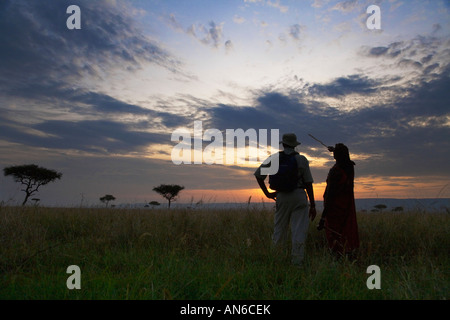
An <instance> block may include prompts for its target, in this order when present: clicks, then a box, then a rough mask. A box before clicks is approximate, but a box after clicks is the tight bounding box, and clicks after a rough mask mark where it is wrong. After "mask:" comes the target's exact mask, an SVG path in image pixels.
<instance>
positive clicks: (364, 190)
mask: <svg viewBox="0 0 450 320" xmlns="http://www.w3.org/2000/svg"><path fill="white" fill-rule="evenodd" d="M412 180H413V178H412V177H396V178H390V179H388V180H387V181H386V179H384V178H381V177H368V178H360V179H356V180H355V199H373V198H396V199H412V198H417V199H420V198H450V192H449V191H450V190H449V189H450V188H449V184H448V183H447V184H446V183H445V182H446V181H439V180H438V181H433V182H420V181H417V180H415V182H413V181H412ZM255 184H256V182H255ZM266 185H267V184H266ZM325 187H326V182H321V183H314V184H313V189H314V198H315V201H323V193H324V191H325ZM269 191H271V190H270V189H269ZM250 197H251V198H250ZM249 200H250V202H251V203H261V202H271V201H273V200H271V199H268V198H267V197H266V196H265V195H264V193H263V192H262V190H261V189H260V188H259V187H256V188H251V189H234V190H231V189H229V190H220V189H217V190H209V189H195V190H186V189H185V190H183V192H182V193H181V194H180V197H179V199H178V202H180V203H194V204H195V203H197V202H199V201H201V202H202V203H223V202H225V203H245V202H248V201H249Z"/></svg>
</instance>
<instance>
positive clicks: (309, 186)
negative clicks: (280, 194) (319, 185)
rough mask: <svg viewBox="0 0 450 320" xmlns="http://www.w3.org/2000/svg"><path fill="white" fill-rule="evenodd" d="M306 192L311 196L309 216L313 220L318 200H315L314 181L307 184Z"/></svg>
mask: <svg viewBox="0 0 450 320" xmlns="http://www.w3.org/2000/svg"><path fill="white" fill-rule="evenodd" d="M305 189H306V193H307V194H308V198H309V204H310V206H309V218H310V219H311V221H314V219H315V218H316V201H315V200H314V189H313V185H312V182H309V183H306V184H305Z"/></svg>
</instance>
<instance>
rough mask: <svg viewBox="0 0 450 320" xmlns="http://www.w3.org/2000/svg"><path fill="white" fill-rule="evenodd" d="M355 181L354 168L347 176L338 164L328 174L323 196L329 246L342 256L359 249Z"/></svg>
mask: <svg viewBox="0 0 450 320" xmlns="http://www.w3.org/2000/svg"><path fill="white" fill-rule="evenodd" d="M353 180H354V172H353V167H352V170H351V173H350V174H347V173H346V172H345V171H344V169H342V168H341V167H340V166H339V164H337V163H336V164H335V165H334V166H333V167H332V168H331V169H330V172H329V173H328V177H327V187H326V189H325V193H324V195H323V198H324V211H325V228H326V236H327V240H328V246H329V247H330V249H332V250H333V251H334V252H337V253H340V254H345V253H350V252H352V251H353V250H355V249H357V248H359V235H358V224H357V222H356V209H355V196H354V193H353Z"/></svg>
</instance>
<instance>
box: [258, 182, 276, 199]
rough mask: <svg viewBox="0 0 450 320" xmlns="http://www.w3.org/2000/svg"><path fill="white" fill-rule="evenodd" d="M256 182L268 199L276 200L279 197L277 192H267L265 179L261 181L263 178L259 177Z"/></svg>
mask: <svg viewBox="0 0 450 320" xmlns="http://www.w3.org/2000/svg"><path fill="white" fill-rule="evenodd" d="M256 181H258V184H259V187H260V188H261V190H262V191H263V192H264V194H265V195H266V197H267V198H269V199H275V198H276V197H277V193H276V192H269V190H267V187H266V184H265V183H264V179H261V178H258V177H257V178H256Z"/></svg>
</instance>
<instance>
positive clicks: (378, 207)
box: [374, 204, 387, 212]
mask: <svg viewBox="0 0 450 320" xmlns="http://www.w3.org/2000/svg"><path fill="white" fill-rule="evenodd" d="M374 207H375V208H377V209H378V210H379V211H380V212H383V209H386V208H387V206H386V205H384V204H377V205H376V206H374Z"/></svg>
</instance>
